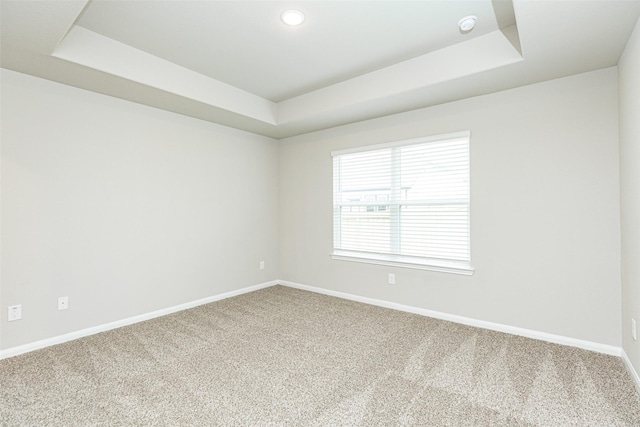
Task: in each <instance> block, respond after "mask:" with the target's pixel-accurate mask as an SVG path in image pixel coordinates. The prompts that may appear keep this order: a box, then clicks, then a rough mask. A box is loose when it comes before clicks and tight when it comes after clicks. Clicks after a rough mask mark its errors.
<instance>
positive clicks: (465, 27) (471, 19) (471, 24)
mask: <svg viewBox="0 0 640 427" xmlns="http://www.w3.org/2000/svg"><path fill="white" fill-rule="evenodd" d="M476 22H478V17H477V16H475V15H469V16H465V17H464V18H462V19H461V20H460V21H459V22H458V27H460V31H461V32H463V33H469V32H471V30H473V29H474V28H475V26H476Z"/></svg>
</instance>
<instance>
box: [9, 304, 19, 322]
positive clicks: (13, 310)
mask: <svg viewBox="0 0 640 427" xmlns="http://www.w3.org/2000/svg"><path fill="white" fill-rule="evenodd" d="M20 319H22V305H20V304H18V305H11V306H9V309H8V310H7V320H8V321H9V322H13V321H14V320H20Z"/></svg>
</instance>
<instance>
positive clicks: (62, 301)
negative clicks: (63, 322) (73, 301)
mask: <svg viewBox="0 0 640 427" xmlns="http://www.w3.org/2000/svg"><path fill="white" fill-rule="evenodd" d="M67 308H69V297H60V298H58V310H66V309H67Z"/></svg>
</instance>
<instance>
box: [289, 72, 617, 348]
mask: <svg viewBox="0 0 640 427" xmlns="http://www.w3.org/2000/svg"><path fill="white" fill-rule="evenodd" d="M617 108H618V104H617V74H616V69H615V68H609V69H606V70H600V71H596V72H591V73H587V74H582V75H578V76H573V77H568V78H564V79H560V80H555V81H550V82H545V83H541V84H536V85H532V86H528V87H523V88H519V89H514V90H509V91H505V92H501V93H497V94H492V95H486V96H482V97H477V98H472V99H468V100H463V101H459V102H455V103H451V104H446V105H441V106H437V107H433V108H428V109H423V110H418V111H412V112H408V113H404V114H399V115H395V116H390V117H384V118H380V119H376V120H371V121H367V122H362V123H356V124H352V125H347V126H343V127H340V128H335V129H330V130H326V131H321V132H316V133H313V134H307V135H303V136H299V137H293V138H289V139H286V140H283V141H282V142H281V145H280V175H279V179H280V195H279V197H280V210H279V217H280V227H279V230H280V231H279V235H280V239H279V247H280V257H279V259H280V278H281V279H283V280H288V281H292V282H297V283H301V284H305V285H310V286H316V287H321V288H325V289H328V290H333V291H340V292H346V293H350V294H355V295H360V296H365V297H369V298H375V299H381V300H386V301H390V302H395V303H399V304H404V305H409V306H416V307H419V308H425V309H430V310H436V311H440V312H443V313H448V314H455V315H460V316H466V317H469V318H474V319H479V320H484V321H489V322H495V323H501V324H506V325H511V326H516V327H520V328H526V329H531V330H535V331H539V332H546V333H551V334H557V335H561V336H566V337H572V338H576V339H581V340H587V341H592V342H595V343H601V344H606V345H612V346H620V344H621V338H620V329H621V328H620V316H621V311H620V310H621V308H620V218H619V214H620V210H619V169H618V113H617ZM461 130H470V131H471V206H472V207H471V212H472V214H471V215H472V218H471V227H472V237H471V240H472V264H473V265H474V267H475V269H476V271H475V274H474V275H473V276H471V277H466V276H459V275H452V274H447V273H437V272H428V271H420V270H410V269H399V268H390V267H383V266H375V265H368V264H361V263H353V262H346V261H334V260H332V259H330V256H329V255H330V253H331V247H332V161H331V156H330V152H331V151H332V150H336V149H342V148H347V147H355V146H363V145H368V144H375V143H380V142H386V141H393V140H400V139H407V138H414V137H419V136H424V135H437V134H443V133H448V132H455V131H461ZM388 273H395V274H396V282H397V284H396V285H395V286H390V285H388V284H387V274H388Z"/></svg>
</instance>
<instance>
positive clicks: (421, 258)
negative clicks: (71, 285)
mask: <svg viewBox="0 0 640 427" xmlns="http://www.w3.org/2000/svg"><path fill="white" fill-rule="evenodd" d="M332 155H333V182H334V199H333V212H334V214H333V229H334V235H333V242H334V251H333V255H334V258H338V259H353V260H361V261H364V262H374V263H382V264H389V263H390V264H393V265H397V264H401V265H405V266H409V267H414V268H428V267H433V269H436V270H443V271H453V272H462V273H464V274H470V273H469V272H470V271H471V267H470V258H471V257H470V245H469V238H470V233H469V231H470V230H469V228H470V227H469V132H460V133H456V134H450V135H443V136H439V137H429V138H420V139H414V140H410V141H400V142H394V143H390V144H381V145H375V146H370V147H366V148H364V149H356V150H342V151H337V152H334V153H332Z"/></svg>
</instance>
